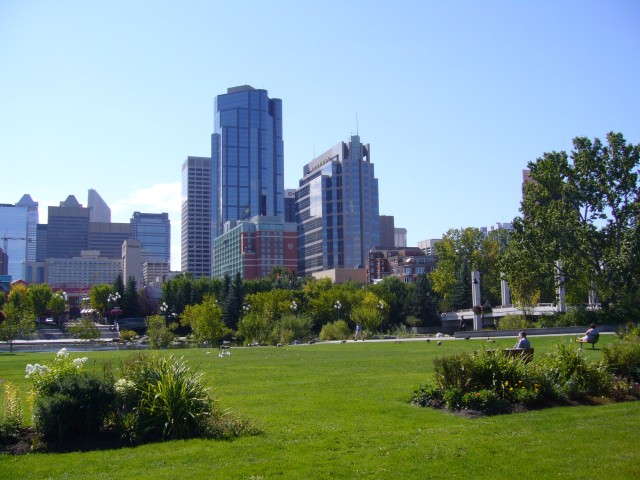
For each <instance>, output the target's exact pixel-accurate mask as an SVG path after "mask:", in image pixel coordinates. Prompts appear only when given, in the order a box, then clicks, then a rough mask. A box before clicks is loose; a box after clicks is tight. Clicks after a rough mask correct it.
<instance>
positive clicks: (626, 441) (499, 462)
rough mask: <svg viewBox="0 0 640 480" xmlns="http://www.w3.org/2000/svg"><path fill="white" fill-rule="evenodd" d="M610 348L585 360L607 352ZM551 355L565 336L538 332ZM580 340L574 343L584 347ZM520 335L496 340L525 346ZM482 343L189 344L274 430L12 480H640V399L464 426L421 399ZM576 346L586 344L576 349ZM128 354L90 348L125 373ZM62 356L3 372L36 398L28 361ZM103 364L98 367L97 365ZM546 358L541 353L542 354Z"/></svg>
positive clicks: (227, 396) (5, 461)
mask: <svg viewBox="0 0 640 480" xmlns="http://www.w3.org/2000/svg"><path fill="white" fill-rule="evenodd" d="M613 338H614V337H613V336H611V335H602V336H601V340H600V343H598V345H597V346H598V349H597V350H596V351H591V349H590V348H589V349H588V350H587V349H585V351H584V354H585V355H587V356H589V357H592V358H599V357H600V355H601V350H600V348H602V346H603V345H605V344H606V343H608V342H610V341H612V340H613ZM531 340H532V343H533V346H534V347H535V356H536V357H538V356H541V355H543V354H544V352H545V351H547V350H548V349H549V348H550V347H551V346H552V345H554V344H555V343H558V342H561V341H563V340H562V337H540V338H538V337H532V338H531ZM572 340H573V337H568V338H565V340H564V341H567V342H568V341H572ZM513 343H514V339H503V340H498V343H496V344H493V345H491V347H492V348H495V347H496V346H499V347H505V346H512V344H513ZM487 345H488V344H487V343H486V342H483V341H480V340H470V341H464V340H450V341H445V342H443V345H442V346H441V347H438V346H437V345H436V343H435V342H434V341H432V342H430V343H427V342H424V341H419V342H417V341H416V342H399V343H394V342H389V343H386V342H385V343H382V342H380V343H374V342H364V343H360V342H358V343H354V342H349V343H346V344H317V345H303V346H297V347H283V348H276V347H259V348H236V349H232V353H231V356H229V357H224V358H219V357H218V355H217V350H215V349H199V350H179V351H175V352H174V353H177V354H178V355H180V356H184V357H185V359H187V360H188V361H189V363H190V365H192V366H194V367H196V366H197V367H198V368H199V371H201V372H203V373H204V378H205V379H206V381H207V383H208V384H209V385H210V386H211V392H212V394H213V396H214V397H215V398H217V399H218V400H219V401H220V404H221V405H222V406H223V407H225V408H229V409H230V410H232V411H233V412H235V413H237V414H239V415H241V416H244V417H248V418H251V419H254V420H255V421H256V423H257V424H258V425H259V426H260V427H261V428H262V430H263V434H262V435H260V436H255V437H244V438H240V439H237V440H234V441H212V440H192V441H176V442H166V443H161V444H151V445H144V446H140V447H136V448H123V449H117V450H103V451H95V452H84V453H65V454H29V455H25V456H7V455H4V456H0V478H2V479H4V478H7V479H18V478H20V479H29V478H34V479H35V478H37V479H41V478H56V479H58V478H59V479H75V478H78V479H79V478H83V479H84V478H105V479H107V478H108V479H122V478H135V479H142V478H149V479H154V480H158V479H164V478H167V479H177V478H192V479H196V478H215V479H225V478H247V479H260V478H287V479H290V478H294V479H296V478H306V479H323V478H349V479H350V478H380V479H388V478H402V479H406V478H416V479H424V478H434V479H437V478H443V479H444V478H446V479H452V478H461V479H483V478H487V479H492V480H496V479H501V478H518V479H540V478H545V477H547V478H576V479H578V478H580V479H584V478H598V479H614V478H620V479H628V478H640V464H639V462H638V460H639V459H640V455H639V454H638V439H640V433H639V432H640V402H633V403H621V404H609V405H602V406H580V407H562V408H553V409H547V410H539V411H533V412H529V413H522V414H514V415H503V416H495V417H484V418H478V419H467V418H461V417H459V416H456V415H452V414H448V413H446V412H443V411H434V410H431V409H426V408H418V407H414V406H412V405H410V404H409V403H408V400H409V398H410V395H411V393H412V390H413V388H414V387H416V386H418V385H419V384H420V383H424V382H425V381H426V380H428V379H430V378H431V377H432V375H433V358H434V357H435V356H436V355H439V354H443V353H452V352H458V351H462V350H465V351H472V350H478V349H482V348H486V347H487ZM575 348H576V350H577V346H575ZM127 354H128V352H95V353H93V352H89V353H83V354H76V355H77V356H84V355H87V356H88V357H89V362H88V363H87V367H88V368H89V369H95V370H96V371H101V369H102V367H101V364H102V362H103V361H108V360H110V361H111V362H112V363H113V365H114V367H118V366H119V359H120V358H122V356H123V355H127ZM53 355H54V354H53V353H51V352H49V353H37V354H36V353H31V354H23V353H18V354H13V355H10V354H7V353H3V354H0V378H2V379H4V380H5V381H6V380H12V381H14V382H16V383H17V384H18V385H20V386H21V388H22V389H23V391H24V390H26V389H27V388H28V386H29V383H28V380H26V379H24V366H25V365H26V364H27V363H36V362H42V361H47V360H51V359H52V358H53ZM94 360H95V362H94ZM534 361H535V359H534Z"/></svg>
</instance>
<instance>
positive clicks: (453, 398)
mask: <svg viewBox="0 0 640 480" xmlns="http://www.w3.org/2000/svg"><path fill="white" fill-rule="evenodd" d="M463 397H464V392H463V391H462V389H461V388H450V389H448V390H445V391H444V395H443V398H444V404H445V406H446V407H447V408H448V409H449V410H460V409H461V408H462V407H463V406H464V402H463Z"/></svg>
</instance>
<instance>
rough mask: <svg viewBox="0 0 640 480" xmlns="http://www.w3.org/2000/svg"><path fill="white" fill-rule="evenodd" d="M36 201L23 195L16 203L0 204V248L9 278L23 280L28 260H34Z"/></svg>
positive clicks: (36, 217)
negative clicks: (4, 257)
mask: <svg viewBox="0 0 640 480" xmlns="http://www.w3.org/2000/svg"><path fill="white" fill-rule="evenodd" d="M37 225H38V203H37V202H34V201H33V200H32V199H31V197H30V196H29V195H24V196H23V197H22V198H21V199H20V201H19V202H18V203H16V204H15V205H11V204H0V248H2V250H3V252H4V254H6V255H7V257H6V260H7V266H6V270H7V274H8V275H10V276H11V280H12V281H15V280H25V279H26V269H27V264H28V262H29V261H34V260H35V253H36V250H35V249H36V228H37Z"/></svg>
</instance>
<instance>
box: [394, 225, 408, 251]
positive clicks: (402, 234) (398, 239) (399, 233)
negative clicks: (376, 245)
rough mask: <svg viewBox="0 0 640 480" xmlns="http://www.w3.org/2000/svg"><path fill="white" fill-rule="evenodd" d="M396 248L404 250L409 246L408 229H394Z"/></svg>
mask: <svg viewBox="0 0 640 480" xmlns="http://www.w3.org/2000/svg"><path fill="white" fill-rule="evenodd" d="M393 237H394V242H395V243H394V246H395V247H396V248H402V247H406V246H407V229H406V228H394V229H393Z"/></svg>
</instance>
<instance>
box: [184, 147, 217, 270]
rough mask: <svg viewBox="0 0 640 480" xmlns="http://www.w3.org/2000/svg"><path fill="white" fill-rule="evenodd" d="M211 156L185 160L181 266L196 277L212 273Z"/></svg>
mask: <svg viewBox="0 0 640 480" xmlns="http://www.w3.org/2000/svg"><path fill="white" fill-rule="evenodd" d="M211 177H212V171H211V159H210V158H208V157H187V159H186V160H185V162H184V163H183V164H182V206H181V226H182V229H181V232H180V237H181V238H180V240H181V245H180V248H181V255H180V264H181V265H180V267H181V270H182V271H183V272H190V273H192V274H193V275H194V276H195V277H196V278H197V277H202V276H210V275H211V241H212V238H211V232H212V223H211V218H212V199H211V194H212V190H211V182H212V178H211Z"/></svg>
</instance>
